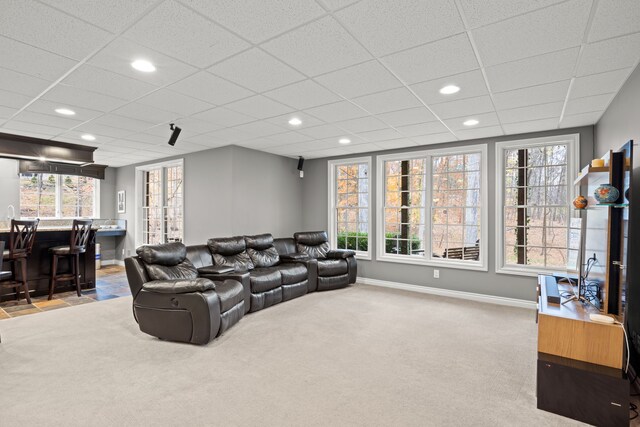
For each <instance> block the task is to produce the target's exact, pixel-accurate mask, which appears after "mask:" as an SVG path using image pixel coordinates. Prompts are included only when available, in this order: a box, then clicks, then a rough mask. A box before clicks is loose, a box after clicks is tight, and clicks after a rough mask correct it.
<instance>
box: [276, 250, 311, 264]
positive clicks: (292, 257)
mask: <svg viewBox="0 0 640 427" xmlns="http://www.w3.org/2000/svg"><path fill="white" fill-rule="evenodd" d="M308 259H309V255H308V254H305V253H302V252H296V253H291V254H284V255H280V260H281V261H284V262H286V261H307V260H308Z"/></svg>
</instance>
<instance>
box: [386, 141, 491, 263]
mask: <svg viewBox="0 0 640 427" xmlns="http://www.w3.org/2000/svg"><path fill="white" fill-rule="evenodd" d="M486 173H487V168H486V146H484V145H480V146H467V147H458V148H450V149H443V150H428V151H420V152H413V153H403V154H392V155H385V156H379V157H378V200H383V201H384V206H382V207H381V208H380V214H379V215H378V245H377V248H378V250H377V258H378V259H379V260H382V261H394V262H404V263H410V264H426V265H439V266H449V267H457V268H466V269H475V270H486V269H487V261H486V259H487V255H486V248H487V242H486V238H482V236H483V234H482V233H483V232H484V230H486V229H487V222H486V221H487V219H486V208H484V206H486V200H487V194H486Z"/></svg>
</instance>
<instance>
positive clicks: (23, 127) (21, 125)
mask: <svg viewBox="0 0 640 427" xmlns="http://www.w3.org/2000/svg"><path fill="white" fill-rule="evenodd" d="M3 127H4V128H6V129H9V130H11V131H22V132H26V133H27V134H28V135H30V134H31V133H33V134H36V135H47V137H49V138H51V137H55V136H56V135H59V134H61V133H63V132H64V131H65V130H66V129H64V128H60V127H55V126H46V125H41V124H35V123H27V122H21V121H19V120H10V121H8V122H7V123H5V124H4V125H3ZM11 133H13V132H11Z"/></svg>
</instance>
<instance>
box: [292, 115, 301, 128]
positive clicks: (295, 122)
mask: <svg viewBox="0 0 640 427" xmlns="http://www.w3.org/2000/svg"><path fill="white" fill-rule="evenodd" d="M289 124H290V125H291V126H300V125H301V124H302V120H300V119H299V118H297V117H294V118H292V119H291V120H289Z"/></svg>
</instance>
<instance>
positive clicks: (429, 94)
mask: <svg viewBox="0 0 640 427" xmlns="http://www.w3.org/2000/svg"><path fill="white" fill-rule="evenodd" d="M449 85H453V86H457V87H459V88H460V91H458V92H457V93H453V94H450V95H443V94H441V93H440V89H442V88H443V87H445V86H449ZM411 90H413V91H414V92H415V93H416V94H417V95H418V96H419V97H420V99H422V100H423V101H424V102H425V103H426V104H437V103H439V102H448V101H454V100H456V99H464V98H473V97H476V96H480V95H487V94H488V93H489V91H488V90H487V85H486V83H485V81H484V76H483V75H482V71H480V70H473V71H468V72H466V73H462V74H456V75H453V76H449V77H444V78H441V79H435V80H429V81H428V82H422V83H417V84H414V85H412V86H411Z"/></svg>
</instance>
